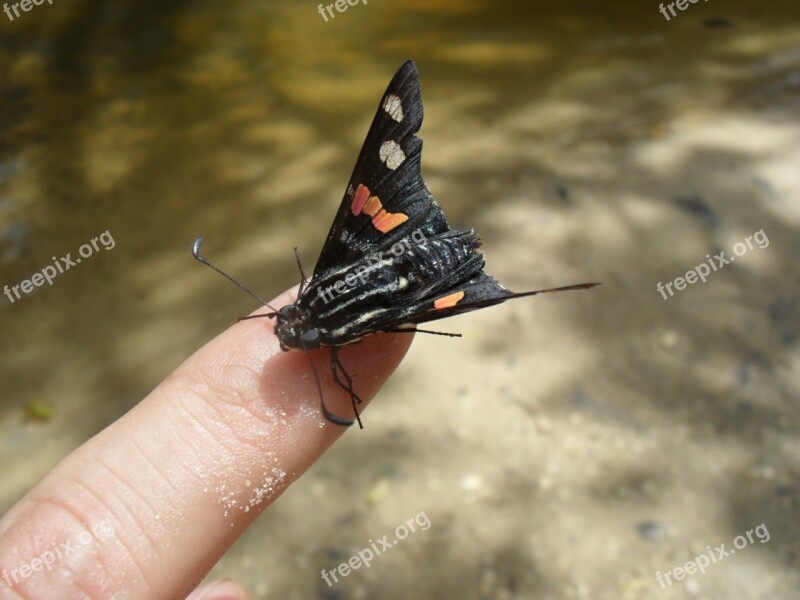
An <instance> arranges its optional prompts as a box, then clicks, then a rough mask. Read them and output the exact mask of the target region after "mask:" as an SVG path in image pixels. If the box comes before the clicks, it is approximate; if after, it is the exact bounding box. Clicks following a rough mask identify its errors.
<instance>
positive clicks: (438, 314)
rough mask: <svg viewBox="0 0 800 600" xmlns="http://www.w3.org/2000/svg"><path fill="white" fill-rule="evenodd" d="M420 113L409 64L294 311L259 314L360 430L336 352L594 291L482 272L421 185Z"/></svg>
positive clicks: (381, 109) (393, 87)
mask: <svg viewBox="0 0 800 600" xmlns="http://www.w3.org/2000/svg"><path fill="white" fill-rule="evenodd" d="M422 116H423V112H422V98H421V93H420V87H419V78H418V75H417V69H416V66H415V65H414V63H413V61H410V60H409V61H407V62H406V63H405V64H403V66H401V67H400V69H399V70H398V71H397V73H396V74H395V76H394V78H393V79H392V81H391V82H390V83H389V86H388V87H387V89H386V92H385V93H384V95H383V97H382V99H381V102H380V104H379V105H378V110H377V113H376V115H375V118H374V119H373V121H372V125H371V126H370V129H369V132H368V133H367V137H366V140H365V141H364V145H363V147H362V149H361V152H360V153H359V156H358V159H357V161H356V165H355V168H354V170H353V174H352V176H351V178H350V182H349V184H348V186H347V188H346V191H345V194H344V198H343V199H342V202H341V204H340V206H339V210H338V212H337V214H336V217H335V218H334V221H333V224H332V225H331V229H330V231H329V233H328V237H327V239H326V241H325V244H324V246H323V248H322V251H321V253H320V256H319V258H318V260H317V264H316V266H315V269H314V274H313V276H312V277H311V279H310V280H308V281H307V280H306V279H305V276H304V277H303V281H302V283H301V285H300V290H299V292H298V297H297V300H296V301H295V302H294V303H293V304H290V305H288V306H284V307H283V308H281V309H280V310H276V311H274V312H272V313H268V314H266V315H259V316H269V317H273V316H274V317H275V319H276V321H275V334H276V336H277V338H278V339H279V341H280V345H281V348H282V349H283V350H301V351H305V352H308V351H310V350H314V349H316V348H320V347H329V348H330V352H331V369H332V372H333V376H334V381H335V382H336V383H337V384H338V385H339V386H340V387H342V388H343V389H344V390H345V391H347V392H348V394H349V395H350V397H351V400H352V405H353V411H354V414H355V417H356V419H357V420H358V422H359V425H361V420H360V418H359V415H358V410H357V404H358V403H360V402H361V399H360V398H359V397H358V395H357V394H356V392H355V391H354V389H353V382H352V380H351V379H350V377H349V375H348V374H347V371H346V369H345V367H344V365H343V364H342V363H341V361H340V360H339V355H338V350H339V348H340V347H342V346H344V345H346V344H350V343H353V342H356V341H358V340H360V339H362V338H364V337H365V336H368V335H371V334H375V333H379V332H400V331H404V332H406V331H411V332H413V331H422V330H419V329H417V328H416V325H418V324H420V323H425V322H428V321H434V320H437V319H443V318H446V317H449V316H453V315H457V314H461V313H464V312H468V311H471V310H477V309H480V308H484V307H486V306H491V305H493V304H499V303H501V302H504V301H506V300H509V299H511V298H519V297H522V296H532V295H535V294H540V293H544V292H555V291H566V290H574V289H587V288H590V287H593V286H594V285H597V284H595V283H583V284H578V285H572V286H566V287H560V288H551V289H545V290H536V291H531V292H522V293H514V292H511V291H509V290H507V289H506V288H504V287H503V286H502V285H500V283H498V282H497V281H496V280H495V279H494V278H493V277H491V276H490V275H488V274H486V273H485V272H484V270H483V269H484V256H483V253H482V252H481V251H480V250H479V248H480V240H479V239H478V237H477V236H476V235H475V233H474V231H473V230H471V229H468V230H456V229H451V228H450V226H449V225H448V223H447V218H446V217H445V215H444V213H443V212H442V209H441V207H440V206H439V205H438V204H437V203H436V201H435V200H434V199H433V196H432V195H431V193H430V191H429V190H428V187H427V186H426V185H425V182H424V180H423V179H422V174H421V170H420V163H421V158H422V140H420V139H419V138H418V137H417V136H416V135H415V134H416V133H417V131H419V129H420V127H421V125H422ZM201 240H202V238H198V240H196V241H195V247H194V251H193V252H194V255H195V258H197V259H198V260H200V261H201V262H203V263H205V264H207V265H209V266H211V267H212V268H214V269H215V270H217V271H219V269H216V267H214V266H213V265H211V264H210V263H208V261H206V260H205V259H204V258H203V257H202V256H200V253H199V245H200V242H201ZM298 265H299V259H298ZM220 272H222V271H220ZM301 273H302V268H301ZM222 274H223V275H225V276H226V277H228V278H229V279H231V280H232V281H234V283H236V284H237V285H239V286H240V287H242V288H243V289H245V290H246V291H248V292H249V293H251V294H252V295H253V296H254V297H256V298H257V299H259V300H260V301H261V302H262V303H264V304H266V302H264V301H263V300H262V299H261V298H259V297H258V296H256V295H255V294H253V293H252V292H250V291H249V290H247V289H246V288H244V286H242V284H240V283H238V282H237V281H236V280H233V279H232V278H231V277H230V276H229V275H226V274H225V273H224V272H223V273H222ZM426 333H437V332H426ZM442 335H453V334H442ZM312 366H313V364H312ZM315 375H316V372H315ZM320 395H321V386H320ZM321 404H322V411H323V414H324V415H325V417H326V418H328V419H329V420H330V421H332V422H334V423H337V424H340V425H351V424H352V423H353V421H351V420H349V419H343V418H342V417H338V416H336V415H334V414H332V413H330V411H328V410H327V408H326V407H325V402H324V399H321Z"/></svg>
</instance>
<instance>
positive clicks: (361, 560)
mask: <svg viewBox="0 0 800 600" xmlns="http://www.w3.org/2000/svg"><path fill="white" fill-rule="evenodd" d="M415 523H416V524H417V526H419V528H420V530H421V531H427V530H428V529H430V527H431V520H430V519H429V518H428V515H426V514H425V511H422V512H421V513H419V514H417V515H416V516H415V517H413V518H411V519H409V520H408V521H406V522H405V523H404V524H403V525H399V526H398V527H397V529H395V530H394V535H395V539H393V540H392V541H391V542H390V541H389V540H388V539H387V538H388V537H389V534H388V533H387V534H386V535H385V536H383V537H382V538H381V539H379V540H378V541H377V542H373V541H372V539H370V540H369V544H370V547H369V548H362V549H361V550H359V551H358V552H357V553H356V554H354V555H353V556H351V557H350V558H349V559H348V560H347V562H343V563H342V564H340V565H339V566H338V567H336V568H335V569H331V570H330V571H326V570H325V569H322V579H324V580H325V583H327V584H328V587H331V586H333V584H334V583H339V579H338V577H336V574H337V573H338V574H339V575H341V576H342V577H347V576H348V575H350V571H351V570H352V571H355V570H356V569H360V568H361V567H362V566H363V567H364V568H368V567H369V565H370V563H371V562H372V559H373V558H375V557H376V556H379V555H381V554H382V553H383V552H384V551H386V550H389V549H391V548H393V547H394V546H395V545H396V544H397V543H398V542H400V541H401V540H404V539H406V538H407V537H408V536H409V535H410V534H411V533H416V531H417V530H416V529H415V528H414V524H415ZM373 551H374V552H373Z"/></svg>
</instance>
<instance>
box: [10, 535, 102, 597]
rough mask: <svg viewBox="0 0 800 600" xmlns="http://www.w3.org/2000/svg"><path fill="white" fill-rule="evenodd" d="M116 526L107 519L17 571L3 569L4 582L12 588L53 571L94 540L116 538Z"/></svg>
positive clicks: (44, 553) (54, 547) (52, 547)
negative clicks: (33, 576)
mask: <svg viewBox="0 0 800 600" xmlns="http://www.w3.org/2000/svg"><path fill="white" fill-rule="evenodd" d="M114 533H115V532H114V526H113V525H112V524H111V519H105V520H103V521H100V522H99V523H95V524H94V525H92V527H91V528H90V529H89V530H87V531H82V532H81V533H79V534H78V535H77V536H75V538H73V539H69V540H67V541H66V542H64V543H62V544H53V545H52V546H51V547H50V548H48V549H47V550H45V551H44V552H42V553H41V554H40V555H39V556H37V557H36V558H32V559H31V560H30V562H27V563H25V564H24V565H21V566H19V567H17V568H16V569H12V570H10V571H9V570H8V569H3V573H2V577H1V579H2V581H3V582H4V583H5V584H6V585H7V586H8V587H10V588H13V587H14V586H15V585H17V584H19V582H20V581H22V580H23V579H27V578H28V577H30V576H31V575H33V574H34V573H36V572H38V571H41V570H42V569H47V570H48V571H51V570H52V569H53V567H54V566H55V565H56V563H57V562H58V561H60V560H63V559H65V558H66V557H67V556H69V555H70V554H72V553H73V552H77V551H78V548H80V547H81V546H88V545H89V544H91V543H92V541H93V540H95V539H97V540H105V539H109V538H111V537H113V536H114Z"/></svg>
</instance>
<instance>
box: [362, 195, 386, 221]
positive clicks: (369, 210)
mask: <svg viewBox="0 0 800 600" xmlns="http://www.w3.org/2000/svg"><path fill="white" fill-rule="evenodd" d="M380 210H383V204H381V199H380V198H378V197H377V196H371V197H370V199H369V200H367V203H366V204H365V205H364V214H365V215H369V216H370V217H374V216H375V215H377V214H378V211H380Z"/></svg>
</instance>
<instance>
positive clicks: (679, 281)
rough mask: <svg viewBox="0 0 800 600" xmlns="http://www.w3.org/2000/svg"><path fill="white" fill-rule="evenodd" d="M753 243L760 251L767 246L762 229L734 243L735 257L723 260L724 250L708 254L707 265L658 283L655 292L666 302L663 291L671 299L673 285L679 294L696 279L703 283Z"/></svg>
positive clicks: (765, 235) (702, 264) (748, 248)
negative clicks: (713, 272)
mask: <svg viewBox="0 0 800 600" xmlns="http://www.w3.org/2000/svg"><path fill="white" fill-rule="evenodd" d="M754 241H755V242H756V243H757V244H758V247H759V248H760V249H761V250H763V249H764V248H766V247H767V246H769V239H768V238H767V234H766V233H764V230H763V229H759V230H758V231H756V232H755V233H754V234H753V235H748V236H747V237H746V238H744V242H736V244H734V246H733V254H734V255H735V256H731V257H730V258H725V251H724V250H723V251H722V252H720V253H719V254H715V255H714V257H713V258H712V257H711V255H710V254H706V258H707V259H708V262H707V263H700V264H699V265H697V266H696V267H695V268H694V269H692V270H691V271H688V272H687V273H686V275H685V276H684V277H676V278H675V279H673V280H672V281H668V282H667V283H661V282H660V281H659V282H658V284H657V285H656V291H658V292H659V293H660V294H661V296H662V297H663V298H664V300H667V294H666V293H665V292H664V290H666V291H667V292H669V297H670V298H671V297H672V296H674V295H675V292H673V291H672V286H673V285H674V286H675V289H676V290H678V291H679V292H681V291H683V290H685V289H686V286H687V284H688V285H691V284H693V283H697V280H698V279H699V280H700V281H702V282H703V283H705V282H706V277H708V276H709V275H710V274H711V272H712V271H718V270H719V269H721V268H722V267H724V266H725V265H727V264H730V263H732V262H734V261H735V260H736V257H737V256H742V255H743V254H746V253H747V252H748V250H752V249H753V242H754Z"/></svg>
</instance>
